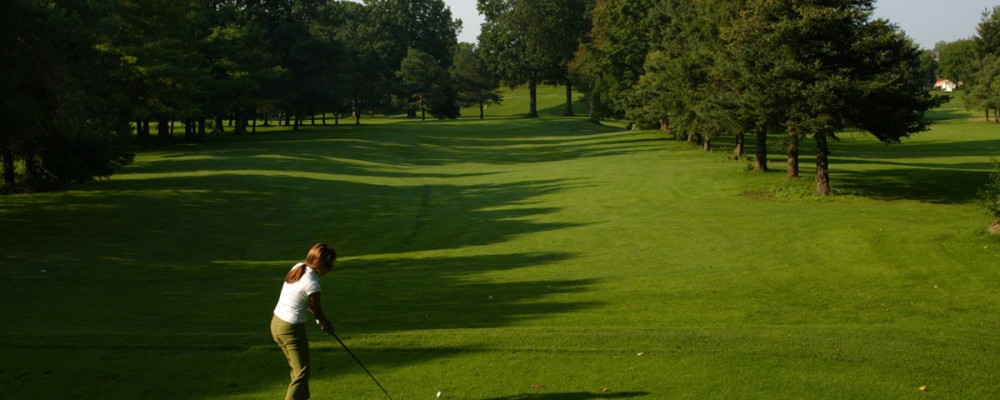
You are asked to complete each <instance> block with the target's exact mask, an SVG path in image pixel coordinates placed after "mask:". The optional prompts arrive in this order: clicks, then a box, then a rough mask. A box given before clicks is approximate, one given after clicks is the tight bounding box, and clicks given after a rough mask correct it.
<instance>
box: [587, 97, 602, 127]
mask: <svg viewBox="0 0 1000 400" xmlns="http://www.w3.org/2000/svg"><path fill="white" fill-rule="evenodd" d="M599 101H601V98H600V97H598V95H597V94H596V93H593V94H591V95H590V99H589V101H588V103H590V104H589V107H588V112H587V114H588V117H589V119H590V122H601V119H600V118H599V117H598V116H597V104H598V102H599Z"/></svg>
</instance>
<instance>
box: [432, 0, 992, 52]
mask: <svg viewBox="0 0 1000 400" xmlns="http://www.w3.org/2000/svg"><path fill="white" fill-rule="evenodd" d="M626 1H627V0H626ZM444 2H445V4H446V5H448V7H450V8H451V14H452V18H457V19H461V20H462V33H461V34H459V35H458V41H460V42H469V43H476V42H477V40H476V37H477V36H479V25H480V24H482V22H483V17H482V16H481V15H479V12H478V11H476V1H475V0H444ZM997 5H1000V0H877V1H876V2H875V7H876V8H875V17H876V18H885V19H888V20H889V21H892V22H893V23H895V24H896V25H898V26H899V27H900V28H901V29H902V30H903V31H905V32H906V34H907V35H908V36H909V37H911V38H913V40H914V41H916V42H917V44H918V45H920V47H922V48H925V49H932V48H934V44H936V43H937V42H940V41H946V42H954V41H956V40H958V39H966V38H970V37H972V36H974V35H975V34H976V26H977V25H979V21H981V20H982V14H983V10H986V9H992V8H993V7H994V6H997Z"/></svg>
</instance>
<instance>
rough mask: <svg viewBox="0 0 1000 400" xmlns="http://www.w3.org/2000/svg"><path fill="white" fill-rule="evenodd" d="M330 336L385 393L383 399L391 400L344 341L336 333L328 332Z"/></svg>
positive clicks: (383, 391)
mask: <svg viewBox="0 0 1000 400" xmlns="http://www.w3.org/2000/svg"><path fill="white" fill-rule="evenodd" d="M316 323H317V324H319V320H317V321H316ZM330 336H333V338H334V339H337V342H338V343H340V346H341V347H343V348H344V350H347V354H350V355H351V358H353V359H354V361H357V362H358V365H360V366H361V369H363V370H365V372H366V373H368V376H369V377H371V378H372V381H374V382H375V384H376V385H378V388H379V389H382V393H385V397H388V398H389V400H392V396H390V395H389V392H388V391H386V390H385V388H384V387H382V384H381V383H378V379H375V375H372V373H371V371H368V368H365V365H364V364H362V363H361V360H359V359H358V356H356V355H354V352H352V351H351V349H349V348H347V345H346V344H344V341H343V340H340V338H339V337H337V333H336V332H330Z"/></svg>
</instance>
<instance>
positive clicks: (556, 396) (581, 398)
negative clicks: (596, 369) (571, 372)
mask: <svg viewBox="0 0 1000 400" xmlns="http://www.w3.org/2000/svg"><path fill="white" fill-rule="evenodd" d="M646 396H649V393H648V392H621V393H608V392H602V393H591V392H565V393H545V394H520V395H511V396H503V397H490V398H488V399H482V400H596V399H631V398H636V397H646Z"/></svg>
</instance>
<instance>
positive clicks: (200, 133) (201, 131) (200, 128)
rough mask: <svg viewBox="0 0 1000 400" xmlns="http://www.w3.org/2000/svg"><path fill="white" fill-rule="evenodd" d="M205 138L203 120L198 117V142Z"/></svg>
mask: <svg viewBox="0 0 1000 400" xmlns="http://www.w3.org/2000/svg"><path fill="white" fill-rule="evenodd" d="M204 138H205V118H202V117H198V141H199V142H200V141H202V140H203V139H204Z"/></svg>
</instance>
